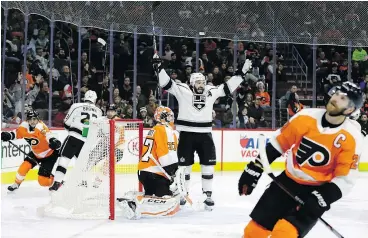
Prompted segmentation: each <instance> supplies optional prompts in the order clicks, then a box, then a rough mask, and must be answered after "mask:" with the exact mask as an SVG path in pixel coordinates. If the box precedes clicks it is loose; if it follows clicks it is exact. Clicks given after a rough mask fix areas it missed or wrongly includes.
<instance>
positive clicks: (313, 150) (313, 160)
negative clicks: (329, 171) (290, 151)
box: [296, 137, 330, 166]
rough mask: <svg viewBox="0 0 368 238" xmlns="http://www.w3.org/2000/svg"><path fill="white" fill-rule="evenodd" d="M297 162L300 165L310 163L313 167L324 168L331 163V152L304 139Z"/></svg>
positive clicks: (297, 154)
mask: <svg viewBox="0 0 368 238" xmlns="http://www.w3.org/2000/svg"><path fill="white" fill-rule="evenodd" d="M296 160H297V162H298V163H299V164H300V165H304V164H305V163H308V164H309V165H311V166H324V165H326V164H328V162H329V161H330V152H329V151H328V150H327V148H326V147H324V146H323V145H321V144H318V143H317V142H315V141H312V140H310V139H308V138H306V137H303V139H302V141H301V143H300V145H299V148H298V151H297V153H296Z"/></svg>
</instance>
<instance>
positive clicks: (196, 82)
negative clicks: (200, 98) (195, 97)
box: [190, 73, 206, 94]
mask: <svg viewBox="0 0 368 238" xmlns="http://www.w3.org/2000/svg"><path fill="white" fill-rule="evenodd" d="M190 85H191V86H192V87H193V89H194V92H195V93H197V94H202V93H203V92H204V89H205V87H206V77H205V76H204V75H203V74H201V73H193V74H191V75H190Z"/></svg>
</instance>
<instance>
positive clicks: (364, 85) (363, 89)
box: [360, 74, 368, 92]
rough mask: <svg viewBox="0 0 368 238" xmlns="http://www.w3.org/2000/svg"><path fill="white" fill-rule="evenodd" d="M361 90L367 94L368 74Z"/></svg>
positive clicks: (361, 84) (361, 83) (361, 85)
mask: <svg viewBox="0 0 368 238" xmlns="http://www.w3.org/2000/svg"><path fill="white" fill-rule="evenodd" d="M360 88H361V89H362V91H363V92H365V91H366V89H367V88H368V74H366V75H365V77H364V80H363V81H362V82H360Z"/></svg>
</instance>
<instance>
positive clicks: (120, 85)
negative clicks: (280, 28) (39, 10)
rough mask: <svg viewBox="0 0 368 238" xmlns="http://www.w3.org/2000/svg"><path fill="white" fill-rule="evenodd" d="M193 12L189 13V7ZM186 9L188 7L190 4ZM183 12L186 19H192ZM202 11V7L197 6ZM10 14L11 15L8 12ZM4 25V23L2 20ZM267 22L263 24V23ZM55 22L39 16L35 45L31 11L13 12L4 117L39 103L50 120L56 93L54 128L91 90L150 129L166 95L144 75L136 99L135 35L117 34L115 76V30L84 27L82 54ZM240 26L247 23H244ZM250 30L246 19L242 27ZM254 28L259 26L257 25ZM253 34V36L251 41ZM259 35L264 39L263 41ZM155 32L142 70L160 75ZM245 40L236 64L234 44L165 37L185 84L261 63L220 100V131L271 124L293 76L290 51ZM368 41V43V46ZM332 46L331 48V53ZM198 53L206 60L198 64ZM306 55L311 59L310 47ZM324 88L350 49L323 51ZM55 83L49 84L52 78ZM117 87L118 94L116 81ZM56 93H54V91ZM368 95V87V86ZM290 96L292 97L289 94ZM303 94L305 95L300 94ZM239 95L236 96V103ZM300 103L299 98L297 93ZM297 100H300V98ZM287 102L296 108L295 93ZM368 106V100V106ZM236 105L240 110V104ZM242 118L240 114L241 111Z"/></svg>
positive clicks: (358, 74)
mask: <svg viewBox="0 0 368 238" xmlns="http://www.w3.org/2000/svg"><path fill="white" fill-rule="evenodd" d="M188 9H189V8H188ZM188 9H187V10H186V11H188ZM184 10H185V9H184ZM184 10H182V17H184V18H185V16H187V15H186V14H184V12H185V11H184ZM197 10H198V9H197ZM2 17H3V16H2ZM242 17H243V18H244V19H243V20H244V21H245V20H246V19H247V21H248V23H249V24H250V26H251V27H250V28H249V29H248V28H247V29H248V30H247V31H243V33H244V34H247V35H249V36H251V37H262V36H264V33H263V31H262V30H261V27H263V26H265V24H257V19H259V16H256V15H254V14H253V15H252V14H249V15H246V16H242ZM2 22H4V21H2ZM260 22H262V21H260ZM49 24H50V23H49V21H48V20H47V19H45V18H43V17H41V16H37V15H31V16H30V17H29V25H28V42H27V44H26V46H25V47H24V46H23V44H24V43H23V41H24V27H25V26H24V16H23V14H22V13H20V12H19V11H17V10H10V11H9V14H8V25H7V31H6V33H7V35H6V39H7V40H6V52H5V54H6V57H5V78H4V83H5V88H4V100H3V108H4V112H3V115H2V122H3V123H8V124H12V123H13V124H17V123H19V122H20V117H21V116H20V113H21V111H22V108H28V107H32V108H34V109H37V110H38V111H40V115H41V118H42V119H43V120H44V121H47V120H48V108H49V97H52V109H53V110H52V125H53V126H62V125H63V118H64V117H65V115H66V113H67V111H68V109H69V107H70V105H71V104H72V103H73V102H77V101H78V94H80V98H81V99H83V96H84V93H85V92H86V91H87V90H89V89H91V90H94V91H96V92H97V95H98V102H97V105H98V106H99V107H101V109H102V110H103V111H106V106H107V104H108V102H109V98H110V94H112V99H113V103H114V104H116V105H117V107H118V116H119V117H121V118H126V119H129V118H133V114H134V112H133V102H134V103H135V104H136V105H137V107H136V108H137V111H136V113H137V117H138V118H141V119H143V120H144V124H145V127H151V126H152V125H153V113H154V111H155V109H156V107H157V105H158V100H159V98H158V94H157V92H156V91H155V87H149V86H147V84H146V83H145V81H142V80H139V82H138V85H137V87H136V97H135V98H133V83H132V74H131V72H132V69H133V35H132V34H129V33H119V32H116V33H114V39H113V42H114V43H113V46H112V47H113V52H114V71H113V73H112V74H113V79H111V80H110V78H109V65H110V62H109V53H108V52H109V48H108V47H109V46H108V47H103V45H101V44H99V43H98V41H97V39H98V38H102V39H104V40H105V41H106V42H109V38H108V32H106V31H104V30H100V29H94V28H82V32H81V35H82V42H81V44H82V52H78V40H79V39H78V32H77V28H76V26H74V25H72V24H67V23H61V22H56V24H55V32H54V42H50V39H51V38H50V25H49ZM239 24H240V23H239ZM239 27H240V28H242V27H243V28H244V24H243V25H242V24H240V25H239ZM252 29H253V30H252ZM251 37H250V38H251ZM254 40H262V39H256V38H254ZM51 44H53V46H54V47H53V48H54V54H53V56H52V57H53V59H54V68H52V69H50V68H49V61H50V57H51V56H50V55H49V54H50V45H51ZM152 44H153V42H152V36H149V35H138V65H137V66H138V73H139V74H148V75H153V72H152V66H151V63H150V62H151V58H152V55H153V48H152ZM236 44H237V47H236V48H237V56H236V59H237V61H236V62H234V42H233V41H230V40H221V39H218V38H213V39H203V40H201V42H200V48H199V52H196V51H195V49H196V45H195V40H194V39H191V38H184V37H163V43H162V45H163V49H162V56H161V57H162V59H163V60H164V68H165V69H166V71H167V72H168V74H169V75H170V77H171V78H172V79H174V80H176V81H177V82H182V83H188V80H189V76H190V74H191V73H192V72H195V70H196V65H197V64H198V68H199V72H202V73H203V74H204V75H205V76H206V79H207V84H209V85H214V86H218V85H220V84H222V83H224V82H226V81H227V80H228V79H229V78H230V77H231V76H232V75H233V74H234V72H235V71H236V67H237V66H238V65H240V64H241V63H242V62H244V61H245V59H246V58H248V59H251V60H252V62H253V71H252V72H251V74H247V78H246V80H245V81H244V83H242V85H241V86H240V87H239V88H238V89H237V91H236V94H235V96H234V98H220V99H218V100H217V101H216V103H215V105H214V108H213V109H214V113H213V118H214V121H213V126H214V127H215V128H224V127H225V128H233V127H234V124H233V118H234V117H235V118H236V123H235V127H237V128H259V127H268V126H269V125H270V124H271V120H272V118H270V117H269V116H268V113H269V112H270V110H271V107H272V106H276V105H271V97H272V93H273V92H272V90H271V89H272V75H273V74H274V73H275V74H276V81H277V82H281V81H284V82H286V81H287V77H286V73H285V67H284V66H285V62H284V57H285V55H284V52H283V51H282V50H280V49H278V51H277V52H276V56H277V57H276V59H274V58H273V51H274V50H275V49H273V48H272V45H271V44H268V43H255V42H245V41H239V42H237V43H236ZM365 45H366V44H365ZM24 50H26V51H27V53H26V55H27V57H26V69H27V70H26V75H25V77H23V75H22V71H23V70H22V65H23V52H24ZM327 51H328V52H327ZM197 54H198V58H199V61H198V62H196V56H197ZM366 54H367V53H366V51H365V50H364V49H363V48H361V47H357V48H356V49H354V51H353V55H352V58H353V61H354V63H353V65H354V67H353V71H352V79H353V81H354V82H356V83H359V84H360V85H361V87H362V89H363V88H364V90H367V84H368V72H367V71H366V70H367V69H368V67H367V66H366V65H367V62H368V61H367V56H366ZM79 56H80V57H81V69H80V71H81V80H80V87H78V57H79ZM305 56H306V58H308V57H310V54H308V52H307V53H306V55H305ZM318 57H319V58H318V60H317V63H318V68H317V72H318V78H319V90H320V92H321V93H325V92H326V91H327V90H328V89H329V88H330V87H331V85H333V84H335V83H338V82H343V81H344V80H347V53H346V52H340V51H339V50H337V48H334V47H329V48H323V47H321V48H318ZM274 61H276V64H277V70H276V72H273V67H272V64H273V62H274ZM50 75H51V77H52V85H49V76H50ZM24 78H25V79H26V82H25V84H26V87H25V98H24V104H23V99H22V94H23V85H22V84H23V80H24ZM111 81H112V82H113V89H112V91H110V87H109V86H110V85H109V83H110V82H111ZM50 90H51V92H50ZM366 92H367V91H366ZM162 95H163V97H162V102H163V103H164V104H166V105H169V106H170V107H171V108H172V109H173V110H174V112H175V113H176V114H177V110H178V104H177V101H176V100H175V98H174V97H173V96H172V95H169V94H168V93H167V92H165V91H163V92H162ZM287 95H289V94H287ZM293 95H294V94H293ZM296 97H297V96H296ZM233 99H235V100H233ZM292 99H293V100H295V96H293V98H292ZM296 99H297V98H296ZM286 101H287V102H288V103H287V105H291V104H293V103H294V101H292V102H290V97H289V96H287V98H286ZM365 107H366V109H367V110H368V102H367V103H366V105H365ZM234 108H235V109H234ZM234 111H235V112H236V115H233V112H234Z"/></svg>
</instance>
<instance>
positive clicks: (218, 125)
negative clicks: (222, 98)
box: [212, 110, 222, 128]
mask: <svg viewBox="0 0 368 238" xmlns="http://www.w3.org/2000/svg"><path fill="white" fill-rule="evenodd" d="M216 116H217V114H216V112H215V110H212V128H222V125H221V120H219V119H217V118H216Z"/></svg>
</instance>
